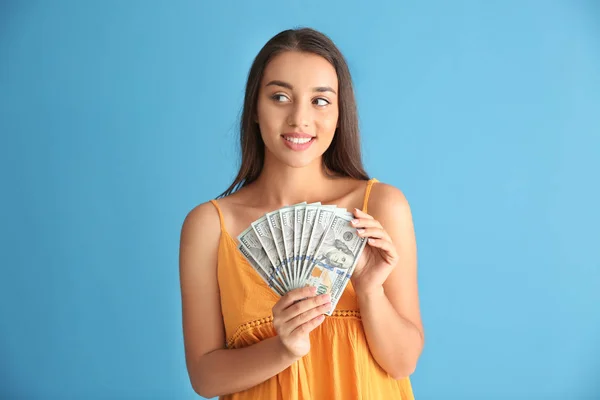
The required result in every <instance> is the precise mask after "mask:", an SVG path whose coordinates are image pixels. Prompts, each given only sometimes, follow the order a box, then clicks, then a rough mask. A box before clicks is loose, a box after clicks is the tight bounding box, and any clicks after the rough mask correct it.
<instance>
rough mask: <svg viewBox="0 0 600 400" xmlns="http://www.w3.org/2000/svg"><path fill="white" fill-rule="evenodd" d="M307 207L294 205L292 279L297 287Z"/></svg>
mask: <svg viewBox="0 0 600 400" xmlns="http://www.w3.org/2000/svg"><path fill="white" fill-rule="evenodd" d="M305 209H306V207H305V206H298V207H294V274H293V276H292V280H293V282H294V286H295V287H299V279H298V270H299V269H300V268H299V266H300V261H299V260H300V240H301V239H302V223H303V222H304V211H305Z"/></svg>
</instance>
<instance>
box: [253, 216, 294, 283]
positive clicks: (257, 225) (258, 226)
mask: <svg viewBox="0 0 600 400" xmlns="http://www.w3.org/2000/svg"><path fill="white" fill-rule="evenodd" d="M250 226H251V227H252V229H253V230H254V233H255V234H256V236H257V237H258V240H259V241H260V243H261V244H262V247H263V249H264V250H265V253H266V254H267V257H268V258H269V261H270V262H271V265H273V266H274V268H275V273H276V274H277V278H278V280H279V282H280V284H281V285H283V282H285V281H286V277H285V271H283V265H282V263H281V260H280V259H279V254H278V253H277V248H276V247H275V239H274V238H273V234H272V233H271V232H272V231H271V229H270V228H269V221H267V217H266V216H262V217H261V218H259V219H258V220H256V221H254V222H252V224H251V225H250Z"/></svg>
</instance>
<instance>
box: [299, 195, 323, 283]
mask: <svg viewBox="0 0 600 400" xmlns="http://www.w3.org/2000/svg"><path fill="white" fill-rule="evenodd" d="M316 205H320V204H309V205H308V206H306V207H305V208H304V219H303V220H302V230H301V231H300V249H299V250H298V253H299V255H298V262H297V264H296V265H297V267H296V268H297V270H296V281H297V282H299V283H302V282H301V281H300V277H301V276H302V266H303V265H304V261H305V260H306V250H307V249H308V242H309V241H310V235H311V233H312V230H313V227H314V225H315V217H316V216H317V211H318V207H314V206H316Z"/></svg>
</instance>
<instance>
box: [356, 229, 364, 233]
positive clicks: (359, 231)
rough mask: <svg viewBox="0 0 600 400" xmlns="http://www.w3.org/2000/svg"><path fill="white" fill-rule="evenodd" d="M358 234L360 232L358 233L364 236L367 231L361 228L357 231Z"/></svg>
mask: <svg viewBox="0 0 600 400" xmlns="http://www.w3.org/2000/svg"><path fill="white" fill-rule="evenodd" d="M356 232H358V233H360V234H361V235H362V234H363V233H365V230H364V229H362V228H360V229H357V230H356Z"/></svg>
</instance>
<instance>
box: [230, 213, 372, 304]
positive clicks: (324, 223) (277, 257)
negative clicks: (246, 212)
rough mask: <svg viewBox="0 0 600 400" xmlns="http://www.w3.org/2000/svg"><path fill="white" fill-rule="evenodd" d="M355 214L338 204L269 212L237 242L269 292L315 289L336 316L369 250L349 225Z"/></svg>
mask: <svg viewBox="0 0 600 400" xmlns="http://www.w3.org/2000/svg"><path fill="white" fill-rule="evenodd" d="M353 219H354V216H353V215H352V213H350V212H348V211H347V210H346V209H344V208H338V207H337V206H335V205H322V204H321V203H311V204H307V203H300V204H295V205H293V206H289V207H283V208H280V209H279V210H275V211H273V212H270V213H267V214H265V215H264V216H262V217H261V218H259V219H258V220H256V221H254V222H253V223H252V224H251V225H250V226H249V227H248V228H247V229H246V230H245V231H244V232H242V233H241V234H240V235H239V236H238V237H237V239H238V241H239V245H238V249H239V250H240V252H241V253H242V254H243V255H244V257H245V258H246V259H247V260H248V262H249V264H250V265H251V266H252V267H253V268H254V269H255V270H256V272H257V273H258V274H259V275H260V276H261V277H262V279H263V280H264V281H265V282H266V283H267V284H268V285H269V287H270V288H271V289H272V290H273V291H275V292H276V293H277V294H279V295H281V296H283V295H284V294H285V293H287V292H288V291H290V290H292V289H296V288H299V287H304V286H315V287H316V288H317V293H318V294H323V293H329V294H330V295H331V303H332V307H331V310H330V311H329V313H327V314H328V315H331V313H332V312H333V310H334V309H335V306H336V304H337V302H338V300H339V299H340V297H341V295H342V293H343V291H344V289H345V288H346V285H347V284H348V281H349V280H350V277H351V275H352V272H353V271H354V267H355V266H356V264H357V262H358V259H359V258H360V255H361V253H362V251H363V249H364V247H365V243H366V239H365V238H363V237H360V236H358V233H357V231H356V228H354V227H353V226H352V225H351V223H350V221H352V220H353Z"/></svg>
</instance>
